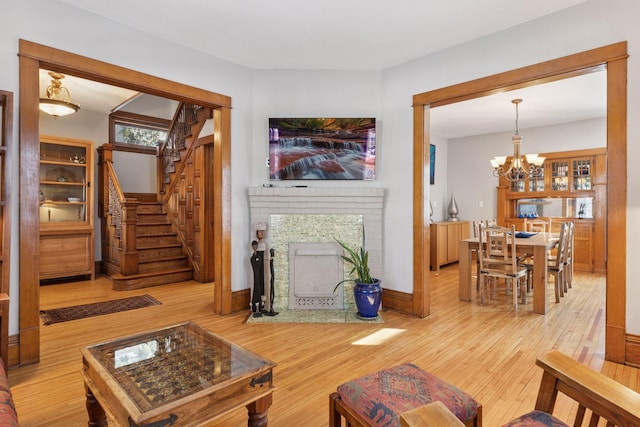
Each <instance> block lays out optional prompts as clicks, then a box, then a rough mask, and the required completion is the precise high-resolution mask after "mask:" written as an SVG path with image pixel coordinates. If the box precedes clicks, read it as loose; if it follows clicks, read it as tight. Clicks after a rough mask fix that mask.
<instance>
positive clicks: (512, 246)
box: [478, 225, 527, 313]
mask: <svg viewBox="0 0 640 427" xmlns="http://www.w3.org/2000/svg"><path fill="white" fill-rule="evenodd" d="M478 243H479V245H478V255H479V258H480V276H481V279H480V291H479V293H480V302H481V304H484V303H485V292H486V291H487V282H489V281H490V282H491V283H492V284H493V285H494V286H493V288H494V289H493V293H495V280H496V279H505V283H506V286H507V287H508V286H511V292H512V295H513V305H514V309H515V312H516V313H517V312H518V290H519V291H520V292H519V293H520V295H521V296H524V295H525V293H526V289H525V285H526V280H525V279H526V275H527V269H526V267H522V266H520V265H518V259H517V257H516V240H515V226H514V225H512V226H511V227H510V228H506V227H500V226H489V227H486V226H484V225H480V233H479V237H478ZM491 293H492V290H491V289H489V298H490V297H491Z"/></svg>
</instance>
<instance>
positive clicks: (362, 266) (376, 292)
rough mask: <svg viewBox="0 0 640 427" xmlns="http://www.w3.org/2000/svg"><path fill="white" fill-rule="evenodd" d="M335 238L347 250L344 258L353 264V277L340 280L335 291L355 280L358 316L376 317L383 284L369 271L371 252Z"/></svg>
mask: <svg viewBox="0 0 640 427" xmlns="http://www.w3.org/2000/svg"><path fill="white" fill-rule="evenodd" d="M335 240H336V242H338V244H339V245H340V246H342V249H344V250H345V254H343V255H342V259H343V260H344V261H345V262H347V263H349V264H351V265H352V266H353V268H352V269H351V271H350V272H349V276H351V278H349V279H344V280H342V281H340V282H339V283H338V284H337V285H336V286H335V288H334V289H333V292H335V291H336V289H338V286H340V285H342V284H343V283H345V282H354V284H355V285H354V287H353V298H354V300H355V303H356V307H357V308H358V313H357V316H358V318H360V319H363V320H373V319H376V318H377V317H378V309H379V308H380V302H381V300H382V286H381V285H380V279H376V278H373V277H371V274H370V273H369V252H368V251H366V250H365V249H364V247H363V246H360V247H359V248H357V249H352V248H350V247H349V246H347V245H346V244H345V243H343V242H341V241H340V240H338V239H335Z"/></svg>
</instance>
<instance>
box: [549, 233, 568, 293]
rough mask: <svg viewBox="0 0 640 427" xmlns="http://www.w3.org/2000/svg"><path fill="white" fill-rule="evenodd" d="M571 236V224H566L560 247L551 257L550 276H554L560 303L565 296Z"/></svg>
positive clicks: (561, 234)
mask: <svg viewBox="0 0 640 427" xmlns="http://www.w3.org/2000/svg"><path fill="white" fill-rule="evenodd" d="M568 234H569V223H567V222H565V223H563V224H562V226H561V227H560V236H559V238H558V247H557V251H556V254H555V255H552V256H550V257H549V261H548V262H549V274H552V275H553V276H554V280H555V294H556V302H557V303H558V302H560V297H563V296H564V287H565V278H566V276H565V274H564V273H565V262H566V259H567V240H568V239H567V236H568Z"/></svg>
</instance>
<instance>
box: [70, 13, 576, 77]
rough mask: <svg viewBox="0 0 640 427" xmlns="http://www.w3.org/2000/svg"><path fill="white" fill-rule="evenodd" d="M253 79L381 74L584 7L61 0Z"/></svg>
mask: <svg viewBox="0 0 640 427" xmlns="http://www.w3.org/2000/svg"><path fill="white" fill-rule="evenodd" d="M61 1H63V2H65V3H68V4H71V5H74V6H76V7H78V8H81V9H84V10H87V11H89V12H93V13H95V14H97V15H100V16H103V17H106V18H108V19H111V20H114V21H116V22H120V23H122V24H124V25H127V26H129V27H131V28H135V29H137V30H139V31H143V32H146V33H149V34H152V35H154V36H157V37H160V38H163V39H166V40H170V41H173V42H175V43H177V44H179V45H182V46H185V47H189V48H193V49H196V50H200V51H202V52H205V53H207V54H210V55H214V56H217V57H219V58H223V59H226V60H228V61H231V62H233V63H235V64H239V65H244V66H245V67H249V68H254V69H265V68H266V69H322V70H382V69H384V68H388V67H391V66H394V65H398V64H401V63H403V62H406V61H409V60H411V59H414V58H418V57H420V56H423V55H426V54H428V53H432V52H436V51H439V50H442V49H446V48H448V47H451V46H455V45H458V44H461V43H465V42H467V41H469V40H473V39H476V38H478V37H482V36H485V35H487V34H491V33H495V32H497V31H501V30H504V29H507V28H510V27H513V26H516V25H519V24H522V23H524V22H527V21H531V20H533V19H536V18H539V17H541V16H544V15H548V14H550V13H553V12H556V11H559V10H562V9H565V8H567V7H571V6H574V5H576V4H579V3H582V2H584V1H585V0H535V1H525V0H397V1H393V2H391V1H389V0H322V1H310V0H306V1H305V0H269V1H265V0H180V1H177V0H135V1H131V0H109V1H105V0H61Z"/></svg>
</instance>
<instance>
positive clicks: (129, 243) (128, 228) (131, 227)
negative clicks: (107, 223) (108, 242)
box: [120, 198, 140, 275]
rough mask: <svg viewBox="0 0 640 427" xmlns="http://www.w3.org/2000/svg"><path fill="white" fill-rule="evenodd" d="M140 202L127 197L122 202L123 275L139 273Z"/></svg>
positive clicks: (121, 267) (121, 263)
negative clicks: (137, 232)
mask: <svg viewBox="0 0 640 427" xmlns="http://www.w3.org/2000/svg"><path fill="white" fill-rule="evenodd" d="M139 204H140V202H138V200H136V199H130V198H127V199H125V200H124V203H123V204H122V236H121V242H122V253H121V258H120V272H121V273H122V274H123V275H130V274H136V273H138V247H137V244H136V229H137V223H138V219H137V214H138V205H139Z"/></svg>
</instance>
